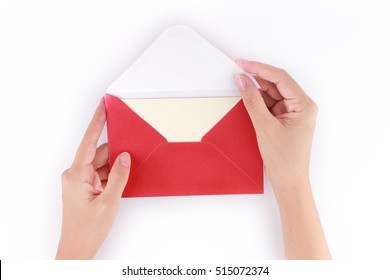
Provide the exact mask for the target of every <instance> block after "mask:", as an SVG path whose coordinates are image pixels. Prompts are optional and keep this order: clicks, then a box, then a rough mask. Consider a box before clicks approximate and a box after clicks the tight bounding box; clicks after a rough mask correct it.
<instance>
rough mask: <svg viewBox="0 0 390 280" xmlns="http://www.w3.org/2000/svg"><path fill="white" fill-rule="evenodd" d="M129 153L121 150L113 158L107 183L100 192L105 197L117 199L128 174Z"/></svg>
mask: <svg viewBox="0 0 390 280" xmlns="http://www.w3.org/2000/svg"><path fill="white" fill-rule="evenodd" d="M130 165H131V158H130V154H129V153H126V152H123V153H121V154H120V155H119V156H118V157H117V158H116V160H115V162H114V165H113V166H112V168H111V171H110V174H109V175H108V180H107V185H106V187H105V189H104V191H103V193H102V196H103V197H105V199H109V200H111V199H119V198H120V197H121V195H122V193H123V190H124V188H125V186H126V184H127V180H128V179H129V175H130Z"/></svg>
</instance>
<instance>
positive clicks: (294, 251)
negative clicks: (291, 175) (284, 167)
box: [274, 179, 331, 259]
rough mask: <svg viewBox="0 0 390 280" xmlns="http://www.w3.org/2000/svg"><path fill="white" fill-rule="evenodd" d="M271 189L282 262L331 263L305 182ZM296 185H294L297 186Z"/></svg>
mask: <svg viewBox="0 0 390 280" xmlns="http://www.w3.org/2000/svg"><path fill="white" fill-rule="evenodd" d="M298 181H300V182H299V183H294V182H291V183H290V185H284V186H274V192H275V195H276V199H277V202H278V206H279V211H280V218H281V222H282V229H283V239H284V248H285V257H286V259H331V255H330V252H329V249H328V246H327V243H326V239H325V235H324V232H323V230H322V226H321V221H320V218H319V216H318V212H317V209H316V205H315V202H314V198H313V194H312V191H311V186H310V182H309V180H308V179H307V180H298ZM298 181H297V182H298Z"/></svg>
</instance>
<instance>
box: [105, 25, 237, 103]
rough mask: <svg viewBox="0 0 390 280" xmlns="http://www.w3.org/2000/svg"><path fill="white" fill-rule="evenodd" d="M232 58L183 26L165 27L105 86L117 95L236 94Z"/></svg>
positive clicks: (142, 96) (108, 91) (235, 67)
mask: <svg viewBox="0 0 390 280" xmlns="http://www.w3.org/2000/svg"><path fill="white" fill-rule="evenodd" d="M239 73H243V71H242V69H240V68H239V67H238V66H237V65H236V63H235V62H234V61H232V60H231V59H230V58H229V57H227V56H226V55H224V54H223V53H222V52H220V51H219V50H218V49H217V48H215V47H214V46H212V45H211V44H210V43H209V42H207V41H206V40H205V39H204V38H203V37H201V36H200V35H199V34H197V33H196V32H194V31H193V30H192V29H190V28H189V27H187V26H183V25H176V26H172V27H170V28H168V29H166V30H165V31H164V32H163V33H162V34H161V35H160V36H159V37H158V38H157V39H156V40H155V41H154V42H153V43H152V45H150V46H149V47H148V48H147V49H146V51H145V52H144V53H143V54H142V55H141V56H140V57H139V58H138V59H137V60H136V61H135V62H134V63H133V64H132V65H131V66H130V67H129V68H128V69H127V70H126V71H125V72H124V73H123V74H122V75H121V76H120V77H119V78H118V79H116V80H115V81H114V82H113V83H112V84H111V85H110V86H109V88H108V89H107V91H106V92H107V93H109V94H113V95H116V96H119V97H121V98H188V97H226V96H239V92H238V91H237V87H236V85H235V84H234V77H235V76H236V75H237V74H239Z"/></svg>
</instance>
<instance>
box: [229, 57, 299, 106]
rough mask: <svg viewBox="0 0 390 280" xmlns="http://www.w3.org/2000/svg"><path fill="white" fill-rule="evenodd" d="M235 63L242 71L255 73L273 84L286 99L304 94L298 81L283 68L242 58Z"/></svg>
mask: <svg viewBox="0 0 390 280" xmlns="http://www.w3.org/2000/svg"><path fill="white" fill-rule="evenodd" d="M237 64H238V65H239V66H240V67H241V68H242V69H243V70H244V71H246V72H248V73H252V74H256V75H257V76H258V77H259V78H261V79H263V80H266V81H270V82H271V83H273V84H275V85H276V87H277V89H278V90H279V92H280V94H281V95H282V96H283V97H284V98H286V99H295V98H298V97H301V96H304V95H305V93H304V92H303V90H302V88H301V87H300V86H299V85H298V83H297V82H296V81H294V79H293V78H292V77H291V76H290V75H289V74H288V73H287V72H286V71H285V70H283V69H280V68H277V67H274V66H272V65H269V64H265V63H261V62H257V61H248V60H244V59H238V60H237Z"/></svg>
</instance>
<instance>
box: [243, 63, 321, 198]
mask: <svg viewBox="0 0 390 280" xmlns="http://www.w3.org/2000/svg"><path fill="white" fill-rule="evenodd" d="M237 64H238V65H239V66H240V67H241V68H242V69H243V70H244V71H246V72H248V73H252V74H255V76H254V77H255V79H256V81H257V82H258V83H259V85H260V86H261V90H260V93H261V94H259V90H258V89H257V88H256V86H255V84H254V83H253V82H252V81H251V80H250V79H249V78H248V77H247V76H245V75H239V76H237V78H236V82H237V85H238V87H239V89H240V91H241V94H242V99H243V101H244V104H245V107H246V109H247V111H248V113H249V116H250V118H251V120H252V123H253V126H254V128H255V131H256V135H257V141H258V144H259V148H260V151H261V155H262V157H263V160H264V165H265V168H266V174H267V177H268V179H269V180H270V182H271V184H272V186H273V187H274V190H275V192H278V191H279V189H280V188H287V187H288V186H290V185H291V183H292V182H293V181H295V182H305V181H307V180H308V179H309V161H310V153H311V145H312V138H313V132H314V127H315V122H316V115H317V106H316V104H315V103H314V102H313V101H312V100H311V99H310V97H309V96H307V95H306V94H305V92H304V91H303V90H302V88H301V87H300V86H299V85H298V84H297V83H296V82H295V81H294V80H293V78H291V77H290V76H289V75H288V74H287V72H286V71H284V70H282V69H279V68H276V67H273V66H270V65H267V64H263V63H260V62H255V61H246V60H242V59H239V60H237ZM286 181H287V182H286Z"/></svg>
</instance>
